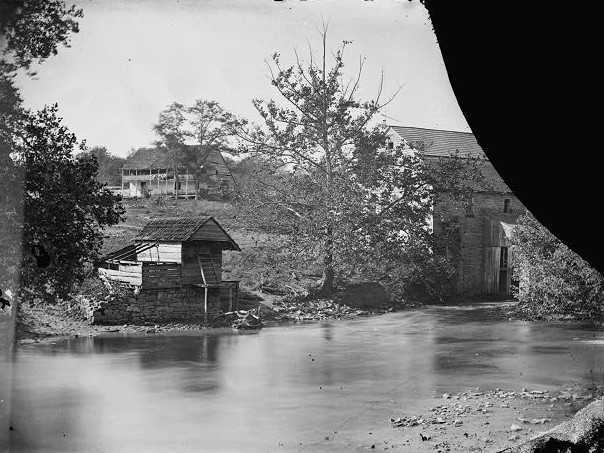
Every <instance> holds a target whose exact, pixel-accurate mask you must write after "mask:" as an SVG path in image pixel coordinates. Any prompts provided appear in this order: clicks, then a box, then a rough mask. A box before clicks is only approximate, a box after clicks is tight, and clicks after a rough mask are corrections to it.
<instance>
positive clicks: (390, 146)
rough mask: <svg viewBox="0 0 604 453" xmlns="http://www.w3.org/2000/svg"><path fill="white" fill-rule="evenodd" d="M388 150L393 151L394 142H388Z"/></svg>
mask: <svg viewBox="0 0 604 453" xmlns="http://www.w3.org/2000/svg"><path fill="white" fill-rule="evenodd" d="M388 149H394V142H393V141H392V140H388Z"/></svg>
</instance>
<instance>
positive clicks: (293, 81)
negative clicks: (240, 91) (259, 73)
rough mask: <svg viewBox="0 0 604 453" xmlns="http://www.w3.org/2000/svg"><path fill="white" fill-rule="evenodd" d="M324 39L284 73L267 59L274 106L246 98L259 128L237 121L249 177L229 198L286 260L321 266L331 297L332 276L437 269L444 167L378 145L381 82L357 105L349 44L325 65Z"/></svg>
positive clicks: (389, 278) (414, 274)
mask: <svg viewBox="0 0 604 453" xmlns="http://www.w3.org/2000/svg"><path fill="white" fill-rule="evenodd" d="M326 37H327V29H326V28H324V30H323V33H322V34H321V38H322V53H321V55H320V57H319V58H318V59H316V57H315V56H314V55H313V54H312V52H311V55H310V62H309V63H308V64H303V63H302V62H301V61H300V60H299V59H298V58H296V64H295V65H294V66H291V67H287V68H284V67H282V66H281V62H280V56H279V55H278V54H275V55H273V59H272V63H271V64H269V68H270V71H271V81H272V85H273V86H274V87H275V88H276V90H277V91H278V93H279V94H280V95H281V103H280V104H278V103H277V102H276V101H274V100H270V101H261V100H255V101H254V105H255V107H256V109H257V110H258V112H259V113H260V115H261V116H262V118H263V120H264V125H263V126H254V125H250V124H248V123H247V122H246V121H245V120H241V121H240V123H239V128H238V129H237V133H238V136H239V137H240V139H241V140H242V145H241V152H242V153H244V154H243V155H244V156H249V157H248V159H247V160H244V161H242V162H243V163H242V164H241V165H242V166H243V165H244V164H245V165H246V166H248V167H249V168H248V169H247V171H249V169H253V171H254V177H253V178H249V179H246V181H245V185H240V187H239V196H238V198H237V200H236V201H237V202H238V204H239V207H240V208H241V210H242V212H243V217H244V220H245V221H246V222H248V223H251V224H253V225H255V226H256V227H258V228H261V229H262V230H264V231H267V232H271V233H275V234H281V235H284V236H286V237H288V238H289V247H290V253H291V254H292V256H294V257H300V258H302V257H304V258H308V257H309V256H310V257H313V258H314V259H315V260H318V261H321V264H322V272H323V277H322V280H321V282H320V287H319V288H318V291H317V293H318V295H321V296H330V295H331V293H332V290H333V287H334V281H335V280H334V279H335V277H336V275H337V274H340V275H343V276H346V277H353V276H355V277H357V278H360V279H368V278H372V279H377V280H380V281H386V282H387V283H388V282H389V283H391V284H392V287H394V286H396V282H397V280H396V279H397V277H398V276H400V275H401V273H405V274H407V275H409V277H410V278H412V279H418V278H419V276H418V275H419V274H418V272H419V269H420V268H421V267H424V268H425V269H432V268H433V267H434V266H440V265H441V264H443V260H442V259H440V258H438V257H436V256H434V254H433V250H432V235H431V228H430V223H431V215H432V205H433V194H434V188H435V187H436V186H439V187H440V185H443V184H444V181H443V180H441V179H439V178H438V177H436V175H437V173H440V174H441V175H446V171H445V170H443V169H440V170H438V171H432V170H430V169H428V167H427V166H426V162H425V161H424V159H422V158H420V157H419V155H418V154H417V153H415V152H412V151H410V150H409V149H406V148H403V147H399V148H396V149H394V150H386V149H384V144H385V143H386V131H385V129H384V128H383V127H380V126H371V121H372V118H373V116H374V115H375V114H376V113H377V112H378V110H379V109H380V108H381V107H383V106H384V105H385V104H387V103H388V102H389V101H386V102H381V101H380V96H381V91H382V88H381V85H382V84H381V82H380V86H379V88H378V94H377V96H376V98H375V99H374V100H371V101H360V100H358V99H357V89H358V86H359V81H360V76H361V72H362V63H361V66H360V68H359V72H358V75H357V77H356V78H355V79H354V80H352V81H351V82H349V83H348V84H345V83H344V82H343V68H344V61H343V55H344V50H345V48H346V46H347V45H348V44H349V42H347V41H344V42H343V44H342V45H341V46H340V48H338V49H337V50H336V51H335V52H333V53H332V55H333V63H332V65H331V66H330V67H328V62H327V58H328V52H327V49H326ZM296 57H297V55H296ZM450 162H455V163H457V162H458V160H456V159H455V158H452V159H450ZM449 167H451V165H450V164H448V165H444V168H447V169H450V168H449ZM451 180H452V179H451V178H450V177H449V178H448V181H449V182H450V181H451ZM466 189H467V188H466ZM445 274H447V272H441V273H440V275H445Z"/></svg>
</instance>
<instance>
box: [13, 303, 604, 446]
mask: <svg viewBox="0 0 604 453" xmlns="http://www.w3.org/2000/svg"><path fill="white" fill-rule="evenodd" d="M603 339H604V332H603V331H602V329H594V328H587V327H584V328H580V327H570V326H568V325H562V324H557V325H556V324H531V323H526V322H496V321H490V320H488V318H486V317H485V316H484V313H483V312H482V311H481V310H480V309H468V308H465V309H459V308H436V307H435V308H430V309H428V310H423V311H412V312H405V313H391V314H388V315H384V316H379V317H374V318H363V319H357V320H353V321H347V322H335V323H320V324H312V325H305V326H290V327H275V328H268V329H263V330H261V331H255V332H251V333H249V332H245V333H242V332H235V331H219V332H211V333H209V332H196V333H187V334H182V333H180V334H175V333H174V334H165V335H131V336H125V335H119V334H118V335H114V336H106V337H100V338H77V339H71V340H67V341H63V342H59V343H56V344H46V345H24V346H21V347H20V348H18V349H17V350H16V351H15V353H14V356H13V392H12V396H11V399H12V401H11V404H12V424H13V426H14V427H15V430H14V431H13V432H12V433H11V447H12V450H13V451H30V452H34V451H44V452H46V451H74V452H88V451H90V452H101V451H105V452H113V451H120V452H121V451H126V452H154V451H158V452H160V451H161V452H163V451H212V452H219V451H234V452H236V451H298V450H299V448H300V444H304V445H305V446H308V445H309V444H310V445H312V443H313V442H317V441H320V440H322V439H324V437H325V436H330V435H332V436H333V434H332V433H333V432H334V431H337V432H338V436H341V437H342V438H346V439H349V440H351V439H352V440H354V439H355V434H356V433H359V432H366V431H367V430H369V431H370V430H373V429H376V428H379V427H380V426H382V425H384V421H385V420H387V419H388V418H389V417H390V415H391V414H392V413H393V411H395V410H400V409H403V408H404V409H405V410H407V411H413V410H416V409H418V410H421V409H425V407H427V406H428V405H429V404H430V402H431V399H432V398H433V397H434V396H437V395H441V394H442V393H444V392H457V391H462V390H464V389H468V388H474V387H479V386H480V387H482V388H493V389H494V388H497V387H499V388H504V389H505V388H507V389H519V388H521V387H528V388H535V387H539V388H543V387H552V388H555V387H556V386H558V385H562V384H565V383H567V382H583V383H585V384H589V383H592V382H598V383H601V382H602V379H603V368H604V367H603V359H602V357H603V355H602V352H604V351H603V350H602V348H603V344H602V343H603ZM309 450H312V448H306V449H305V451H309ZM342 451H344V450H342Z"/></svg>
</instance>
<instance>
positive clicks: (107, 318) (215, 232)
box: [93, 217, 241, 324]
mask: <svg viewBox="0 0 604 453" xmlns="http://www.w3.org/2000/svg"><path fill="white" fill-rule="evenodd" d="M224 250H233V251H241V249H240V248H239V246H238V245H237V244H236V243H235V241H234V240H233V239H232V238H231V237H230V236H229V234H228V233H227V232H226V231H225V230H224V229H223V228H222V227H221V226H220V225H219V224H218V222H217V221H216V220H215V219H214V218H213V217H178V218H173V217H166V218H157V219H153V220H151V221H150V222H149V223H148V224H147V225H145V226H144V227H143V229H142V231H141V232H140V233H139V234H138V235H137V236H136V237H135V238H134V239H133V243H132V244H129V245H128V246H126V247H123V248H121V249H119V250H116V251H113V252H111V253H109V254H107V255H106V256H105V257H104V258H103V262H102V265H101V267H100V268H99V274H100V275H102V276H103V277H105V278H107V279H108V280H110V281H113V282H117V283H120V284H122V285H125V286H128V287H131V288H134V289H135V290H136V291H135V292H136V293H137V295H136V297H135V298H134V299H132V300H131V301H130V302H129V303H125V302H123V301H118V302H116V303H115V304H105V305H104V306H102V307H100V308H99V309H98V310H96V312H95V313H94V314H93V316H94V321H95V322H97V323H112V324H113V323H122V322H140V321H176V320H179V321H193V320H203V321H204V322H206V323H207V322H208V319H209V318H210V317H213V316H216V315H217V314H218V313H219V312H220V311H221V310H222V311H223V312H226V311H232V310H235V309H236V308H237V296H238V291H239V282H237V281H225V280H223V279H222V252H223V251H224ZM116 304H117V305H116ZM119 304H121V305H119Z"/></svg>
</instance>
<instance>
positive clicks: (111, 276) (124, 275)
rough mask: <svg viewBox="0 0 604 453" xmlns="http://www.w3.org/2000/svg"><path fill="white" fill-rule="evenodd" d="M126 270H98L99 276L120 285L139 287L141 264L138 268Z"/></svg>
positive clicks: (140, 282)
mask: <svg viewBox="0 0 604 453" xmlns="http://www.w3.org/2000/svg"><path fill="white" fill-rule="evenodd" d="M128 267H129V269H128V270H115V269H103V268H99V274H101V275H104V276H105V277H107V279H108V280H112V281H115V282H120V283H127V284H129V285H137V286H140V285H141V284H142V278H143V277H142V264H141V265H140V266H138V267H137V266H128Z"/></svg>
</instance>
